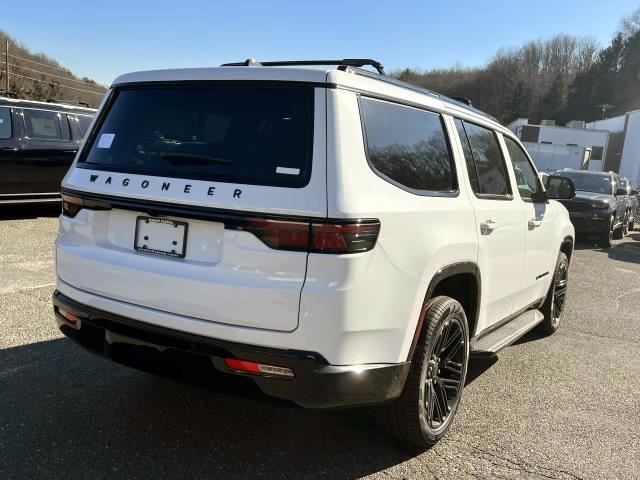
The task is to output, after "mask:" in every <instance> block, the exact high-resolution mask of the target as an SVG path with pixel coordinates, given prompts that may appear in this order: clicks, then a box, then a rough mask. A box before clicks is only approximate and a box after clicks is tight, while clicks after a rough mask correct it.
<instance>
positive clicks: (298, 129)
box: [78, 82, 314, 187]
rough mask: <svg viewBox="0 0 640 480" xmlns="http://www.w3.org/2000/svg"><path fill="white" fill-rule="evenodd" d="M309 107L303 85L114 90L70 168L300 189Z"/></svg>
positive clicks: (308, 150) (306, 173) (304, 179)
mask: <svg viewBox="0 0 640 480" xmlns="http://www.w3.org/2000/svg"><path fill="white" fill-rule="evenodd" d="M255 83H256V84H258V83H259V82H255ZM313 108H314V89H313V87H309V86H300V87H293V86H292V87H289V86H283V87H272V86H259V85H255V86H246V87H245V86H233V85H231V86H228V85H223V84H220V85H216V84H215V83H212V84H206V85H205V84H203V85H200V86H194V85H180V84H179V85H176V86H156V85H153V84H149V85H148V86H142V87H136V88H127V89H122V90H116V92H115V93H114V97H113V98H112V99H111V100H110V103H109V107H108V111H107V113H106V116H105V118H104V120H103V121H102V123H101V124H100V125H98V126H97V127H96V128H95V129H94V131H93V132H92V134H91V136H90V137H89V142H88V143H87V149H86V150H85V152H83V154H82V157H81V158H80V161H79V162H78V167H81V168H82V167H85V168H97V169H104V170H112V171H120V172H131V173H140V174H147V175H157V176H164V177H173V178H191V179H199V180H214V181H220V182H233V183H244V184H253V185H271V186H277V187H304V186H305V185H307V183H308V182H309V179H310V176H311V158H312V152H313Z"/></svg>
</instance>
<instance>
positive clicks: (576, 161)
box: [523, 142, 602, 172]
mask: <svg viewBox="0 0 640 480" xmlns="http://www.w3.org/2000/svg"><path fill="white" fill-rule="evenodd" d="M523 145H524V146H525V148H526V149H527V151H528V152H529V155H531V158H532V159H533V162H534V163H535V164H536V167H537V168H538V170H539V171H540V172H555V171H556V170H562V169H563V168H572V169H574V170H595V171H601V170H602V161H601V160H592V159H591V147H576V146H569V145H549V144H546V143H532V142H523Z"/></svg>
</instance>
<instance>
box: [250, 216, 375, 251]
mask: <svg viewBox="0 0 640 480" xmlns="http://www.w3.org/2000/svg"><path fill="white" fill-rule="evenodd" d="M242 230H245V231H248V232H251V233H253V234H254V235H255V236H256V237H258V238H259V239H260V240H261V241H262V242H264V243H265V244H266V245H268V246H269V247H271V248H274V249H277V250H294V251H306V252H311V253H333V254H338V253H358V252H367V251H369V250H371V249H372V248H373V247H374V246H375V244H376V240H377V239H378V234H379V232H380V222H379V221H378V220H355V221H342V220H341V221H337V222H326V223H312V222H304V221H281V220H262V219H249V220H247V224H246V225H245V226H243V227H242Z"/></svg>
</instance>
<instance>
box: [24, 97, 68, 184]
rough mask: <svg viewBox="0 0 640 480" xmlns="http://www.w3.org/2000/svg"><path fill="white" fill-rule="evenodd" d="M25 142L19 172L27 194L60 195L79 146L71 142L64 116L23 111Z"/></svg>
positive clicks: (50, 112) (44, 111)
mask: <svg viewBox="0 0 640 480" xmlns="http://www.w3.org/2000/svg"><path fill="white" fill-rule="evenodd" d="M22 114H23V118H24V126H25V141H24V144H23V147H22V150H21V152H20V169H21V174H22V178H23V186H22V188H23V190H24V191H25V193H37V194H42V193H51V194H56V193H58V192H59V191H60V183H61V181H62V178H63V177H64V175H65V174H66V173H67V170H68V169H69V167H70V166H71V163H72V162H73V157H74V156H75V153H76V151H77V148H78V147H77V145H76V144H75V143H74V141H73V140H72V138H71V132H70V129H69V122H68V120H67V116H66V114H64V113H60V112H56V111H52V110H41V109H35V108H23V109H22Z"/></svg>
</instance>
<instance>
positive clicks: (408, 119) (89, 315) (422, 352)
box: [53, 59, 574, 446]
mask: <svg viewBox="0 0 640 480" xmlns="http://www.w3.org/2000/svg"><path fill="white" fill-rule="evenodd" d="M314 63H315V64H322V65H329V64H335V65H337V68H330V69H327V68H326V67H325V68H323V69H319V68H317V69H313V68H308V67H307V66H308V65H311V64H314ZM299 65H304V66H305V67H304V68H301V67H300V66H299ZM366 65H372V66H374V67H375V68H378V69H379V70H380V72H379V73H374V72H372V71H369V70H366V69H364V68H362V67H363V66H366ZM467 103H468V102H467ZM467 103H465V102H464V101H459V100H453V99H451V98H448V97H444V96H441V95H438V94H435V93H433V92H430V91H428V90H424V89H421V88H418V87H415V86H413V85H410V84H406V83H403V82H399V81H397V80H394V79H392V78H389V77H386V76H384V75H383V74H382V68H381V65H380V64H379V63H377V62H375V61H370V60H354V59H351V60H342V61H335V62H332V61H326V60H325V61H318V62H311V61H304V62H266V63H262V64H260V63H258V62H255V61H247V62H244V63H242V64H232V65H230V66H222V67H219V68H203V69H180V70H162V71H152V72H138V73H130V74H126V75H123V76H121V77H119V78H117V79H116V80H115V82H114V83H113V85H112V87H111V89H110V90H109V92H108V93H107V95H106V97H105V101H104V102H103V105H102V106H101V108H100V111H99V114H98V116H97V117H96V120H95V122H94V125H93V126H92V129H91V131H90V133H89V135H88V137H87V138H86V140H85V142H84V145H83V146H82V148H81V149H80V151H79V153H78V155H77V157H76V160H75V163H74V165H73V167H72V168H71V170H70V171H69V173H68V174H67V176H66V177H65V179H64V181H63V184H62V194H63V213H62V215H61V217H60V233H59V236H58V239H57V242H56V246H57V248H56V257H57V258H56V260H57V261H56V270H57V289H56V291H55V293H54V298H53V302H54V310H55V313H56V319H57V322H58V324H59V325H60V328H61V329H62V331H63V332H64V333H65V334H66V335H67V336H69V337H71V338H73V339H75V340H77V341H78V342H80V343H81V344H83V345H84V346H86V347H88V348H90V349H92V350H94V351H97V352H99V353H101V354H105V355H107V356H109V357H110V358H113V359H114V360H116V361H118V362H122V363H125V364H130V365H135V366H140V363H139V362H138V360H139V359H140V358H141V357H145V358H147V359H149V358H150V359H151V360H150V361H148V360H147V361H146V363H144V365H146V366H149V365H154V364H156V363H158V362H163V361H164V360H166V358H170V357H171V355H172V354H178V353H179V354H180V356H179V357H178V358H180V359H181V360H180V361H186V360H184V358H185V356H186V357H188V358H198V359H200V360H202V359H205V360H206V362H208V363H207V364H208V365H209V367H210V368H211V369H212V372H223V373H224V374H230V375H241V376H245V377H247V378H249V379H251V380H252V381H253V382H255V384H257V386H258V387H259V388H260V389H261V390H262V391H263V392H264V393H266V394H267V395H270V396H274V397H278V398H282V399H288V400H291V401H293V402H295V403H297V404H298V405H301V406H303V407H311V408H333V407H344V406H353V405H366V404H369V405H372V404H375V405H379V408H378V409H377V410H378V412H379V420H380V424H381V426H382V427H383V428H384V429H385V430H387V431H388V432H389V433H390V434H392V435H395V436H396V437H399V438H400V439H401V440H403V441H406V442H410V443H413V444H416V445H421V446H426V445H429V444H433V443H434V442H436V441H437V440H438V439H440V438H441V437H442V436H443V435H444V434H445V432H446V431H447V429H448V427H449V425H450V423H451V420H452V418H453V416H454V414H455V412H456V408H457V406H458V403H459V401H460V397H461V393H462V386H463V385H464V382H465V375H466V371H467V363H468V360H469V358H470V356H473V355H493V354H495V353H496V352H497V351H498V350H500V349H501V348H503V347H505V346H507V345H509V344H510V343H512V342H513V341H515V340H516V339H517V338H519V337H520V336H522V335H523V334H525V333H526V332H528V331H529V330H531V329H533V328H534V327H536V326H540V327H541V328H543V329H544V330H545V331H546V332H548V333H553V332H554V331H555V329H556V328H557V327H558V322H559V321H560V315H561V313H562V309H563V305H564V297H565V291H566V284H567V273H568V267H569V260H570V258H571V254H572V250H573V238H574V229H573V227H572V225H571V223H570V221H569V216H568V214H567V211H566V210H565V208H564V207H563V206H562V205H560V204H559V203H558V202H555V201H550V200H549V194H548V193H547V190H546V189H545V187H544V186H543V185H542V183H541V182H540V180H539V177H538V174H537V172H536V169H535V167H534V165H533V163H532V162H531V159H530V158H529V156H528V155H527V153H526V152H525V150H524V149H523V148H522V146H521V144H520V143H519V142H518V140H517V139H516V138H515V137H514V135H513V134H512V133H511V132H510V131H509V130H507V129H506V128H504V127H503V126H501V125H500V124H499V123H498V122H497V121H495V120H494V119H492V118H491V117H489V116H488V115H486V114H484V113H482V112H480V111H478V110H476V109H474V108H473V107H471V106H470V104H467ZM548 185H549V187H550V188H549V192H554V195H555V196H556V198H558V197H559V196H560V195H561V196H562V197H563V198H569V197H571V195H572V194H573V192H574V188H573V185H572V183H571V180H569V179H566V178H561V177H553V176H552V177H551V178H550V179H549V184H548ZM551 187H553V188H551Z"/></svg>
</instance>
